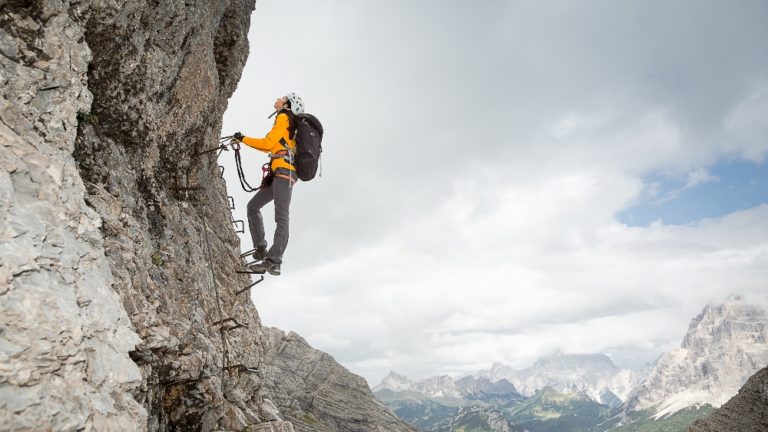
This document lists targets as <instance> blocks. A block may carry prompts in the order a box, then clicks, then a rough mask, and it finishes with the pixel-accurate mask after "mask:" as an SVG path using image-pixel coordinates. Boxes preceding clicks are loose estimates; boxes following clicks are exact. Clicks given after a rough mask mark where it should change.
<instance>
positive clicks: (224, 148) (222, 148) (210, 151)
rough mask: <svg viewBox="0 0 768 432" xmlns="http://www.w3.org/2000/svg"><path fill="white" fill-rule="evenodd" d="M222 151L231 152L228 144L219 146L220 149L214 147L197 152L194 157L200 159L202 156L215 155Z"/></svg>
mask: <svg viewBox="0 0 768 432" xmlns="http://www.w3.org/2000/svg"><path fill="white" fill-rule="evenodd" d="M222 150H229V149H228V148H227V145H226V144H219V146H218V147H213V148H209V149H206V150H203V151H200V152H197V153H195V154H193V155H192V157H198V156H202V155H204V154H208V153H213V152H215V151H222Z"/></svg>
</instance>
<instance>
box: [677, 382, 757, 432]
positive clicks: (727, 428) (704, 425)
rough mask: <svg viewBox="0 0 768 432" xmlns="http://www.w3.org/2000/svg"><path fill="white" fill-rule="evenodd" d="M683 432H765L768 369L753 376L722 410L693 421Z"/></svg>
mask: <svg viewBox="0 0 768 432" xmlns="http://www.w3.org/2000/svg"><path fill="white" fill-rule="evenodd" d="M686 431H687V432H765V431H768V367H766V368H763V369H762V370H760V371H759V372H758V373H756V374H755V375H753V376H752V377H751V378H750V379H749V380H748V381H747V382H746V384H744V386H743V387H742V388H741V389H740V390H739V394H737V395H736V396H734V397H733V398H731V400H729V401H728V402H726V403H725V404H724V405H723V406H722V407H720V408H719V409H717V410H716V411H715V412H713V413H712V414H710V415H709V416H707V417H705V418H703V419H701V420H697V421H696V422H694V423H693V424H692V425H691V426H690V427H689V428H688V429H686Z"/></svg>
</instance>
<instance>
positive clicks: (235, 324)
mask: <svg viewBox="0 0 768 432" xmlns="http://www.w3.org/2000/svg"><path fill="white" fill-rule="evenodd" d="M225 323H232V324H233V325H232V326H231V327H223V328H221V330H223V331H230V330H234V329H239V328H241V327H248V324H243V323H241V322H238V321H237V320H236V319H234V318H224V319H223V320H221V321H216V322H215V323H212V324H211V325H212V326H215V325H221V326H223V325H224V324H225Z"/></svg>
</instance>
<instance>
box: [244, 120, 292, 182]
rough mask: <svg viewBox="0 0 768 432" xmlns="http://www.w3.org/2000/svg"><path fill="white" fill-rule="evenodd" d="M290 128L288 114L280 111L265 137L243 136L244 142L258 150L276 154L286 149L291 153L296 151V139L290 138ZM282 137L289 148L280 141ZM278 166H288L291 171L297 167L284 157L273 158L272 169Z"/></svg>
mask: <svg viewBox="0 0 768 432" xmlns="http://www.w3.org/2000/svg"><path fill="white" fill-rule="evenodd" d="M289 128H290V122H289V120H288V114H286V113H280V114H278V115H277V118H276V119H275V125H274V126H272V130H271V131H269V133H268V134H267V136H266V137H264V138H251V137H243V144H245V145H247V146H248V147H253V148H255V149H256V150H261V151H263V152H265V153H272V154H276V153H277V152H280V151H285V150H290V151H291V153H295V151H296V141H295V140H292V139H291V138H289V135H290V133H289V130H288V129H289ZM281 138H282V139H283V140H284V141H285V143H286V144H287V145H288V148H286V147H285V146H284V145H283V144H281V143H280V140H281ZM278 168H286V169H289V170H291V171H296V167H294V166H293V165H291V164H289V163H288V162H286V161H285V159H283V158H275V159H272V171H275V170H276V169H278Z"/></svg>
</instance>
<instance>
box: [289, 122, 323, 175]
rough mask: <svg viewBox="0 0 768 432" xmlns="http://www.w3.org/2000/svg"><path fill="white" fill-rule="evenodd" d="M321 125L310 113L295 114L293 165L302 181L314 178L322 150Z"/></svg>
mask: <svg viewBox="0 0 768 432" xmlns="http://www.w3.org/2000/svg"><path fill="white" fill-rule="evenodd" d="M322 141H323V125H321V124H320V120H318V119H317V117H315V116H313V115H312V114H298V115H297V116H296V156H295V159H294V164H293V166H295V167H296V174H297V175H298V176H299V178H300V179H301V180H302V181H310V180H312V179H313V178H315V174H316V173H317V165H318V162H319V161H320V153H322V152H323V145H322Z"/></svg>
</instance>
